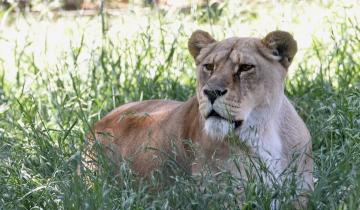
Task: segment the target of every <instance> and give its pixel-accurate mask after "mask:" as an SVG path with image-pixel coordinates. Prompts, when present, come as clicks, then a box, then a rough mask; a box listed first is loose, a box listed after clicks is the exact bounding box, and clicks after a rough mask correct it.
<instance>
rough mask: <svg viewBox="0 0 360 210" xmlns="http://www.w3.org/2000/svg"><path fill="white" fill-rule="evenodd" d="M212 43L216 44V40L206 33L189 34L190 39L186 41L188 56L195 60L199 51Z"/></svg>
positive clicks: (200, 31)
mask: <svg viewBox="0 0 360 210" xmlns="http://www.w3.org/2000/svg"><path fill="white" fill-rule="evenodd" d="M213 42H216V40H215V39H214V38H213V37H212V36H211V35H210V34H209V33H208V32H206V31H202V30H196V31H195V32H193V33H192V34H191V37H190V39H189V41H188V48H189V51H190V54H191V55H192V56H193V57H194V58H195V59H196V57H197V56H198V55H199V53H200V51H201V49H202V48H204V47H206V46H207V45H208V44H211V43H213Z"/></svg>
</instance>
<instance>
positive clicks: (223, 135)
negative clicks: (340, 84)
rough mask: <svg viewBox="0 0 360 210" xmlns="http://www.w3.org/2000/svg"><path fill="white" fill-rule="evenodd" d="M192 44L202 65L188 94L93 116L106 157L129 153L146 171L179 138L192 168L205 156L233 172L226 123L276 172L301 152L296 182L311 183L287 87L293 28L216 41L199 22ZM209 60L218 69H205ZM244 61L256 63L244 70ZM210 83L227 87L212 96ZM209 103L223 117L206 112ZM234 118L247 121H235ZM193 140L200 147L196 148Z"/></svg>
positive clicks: (182, 156) (302, 133)
mask: <svg viewBox="0 0 360 210" xmlns="http://www.w3.org/2000/svg"><path fill="white" fill-rule="evenodd" d="M188 47H189V51H190V53H191V55H192V56H193V57H194V59H195V61H196V65H197V79H198V82H197V91H196V97H192V98H190V99H189V100H188V101H186V102H177V101H169V100H151V101H143V102H134V103H130V104H127V105H123V106H120V107H119V108H117V109H115V110H114V111H112V112H111V113H109V114H108V115H106V116H105V117H104V118H103V119H101V120H100V121H99V122H97V123H96V124H95V126H94V133H95V134H96V140H98V141H99V142H100V143H101V144H103V145H104V146H105V148H106V151H107V154H108V155H109V157H110V158H112V159H113V160H114V161H115V162H118V161H119V160H120V159H123V158H125V159H128V160H130V162H131V167H132V168H133V169H134V171H136V173H138V174H139V175H140V176H147V175H149V174H150V173H151V171H153V170H154V169H158V168H160V167H161V164H162V162H163V161H164V156H163V155H162V154H164V153H169V154H173V153H172V146H173V145H172V144H174V145H175V146H176V147H177V149H178V151H177V153H176V155H174V158H175V159H176V161H177V162H178V163H179V165H181V166H182V167H183V168H184V169H185V170H187V171H189V172H192V173H196V172H198V171H199V170H201V168H202V166H203V165H204V164H205V163H207V164H209V165H214V169H215V168H218V167H220V168H221V167H225V168H226V169H228V170H230V171H232V172H233V171H234V166H231V164H230V165H229V164H228V162H227V160H228V159H229V157H230V150H231V149H232V147H233V145H232V144H230V143H229V141H227V140H226V139H227V138H228V135H227V131H226V130H225V129H228V128H231V129H234V133H235V134H236V136H238V141H239V142H244V143H245V144H247V145H248V146H249V147H250V149H251V152H252V153H254V154H255V155H257V156H259V157H260V158H262V159H263V160H264V161H265V162H266V163H267V164H268V166H269V168H271V169H272V170H273V172H274V173H275V174H279V173H281V171H279V170H283V169H285V168H286V167H287V166H288V165H289V164H290V163H291V162H292V158H293V154H295V153H298V154H299V155H300V162H299V165H298V176H299V180H302V181H299V188H301V189H302V190H303V191H304V192H305V191H306V190H311V189H312V188H313V180H312V167H313V162H312V158H311V140H310V134H309V132H308V130H307V128H306V126H305V124H304V122H303V121H302V120H301V118H300V117H299V116H298V114H297V113H296V111H295V109H294V107H293V106H292V105H291V103H290V102H289V100H288V99H287V98H286V96H285V95H284V79H285V77H286V73H287V68H288V66H289V65H290V63H291V61H292V58H293V57H294V55H295V53H296V50H297V46H296V41H295V40H294V39H293V38H292V36H291V35H290V34H289V33H287V32H282V31H275V32H272V33H270V34H268V35H267V36H266V37H265V38H264V39H257V38H238V37H233V38H229V39H226V40H223V41H220V42H217V41H215V39H213V38H212V37H211V36H210V35H209V34H208V33H207V32H204V31H200V30H198V31H196V32H194V33H193V34H192V36H191V37H190V39H189V43H188ZM207 64H212V65H214V69H213V70H211V71H209V69H206V68H205V66H206V65H207ZM244 64H247V65H253V66H254V68H251V69H250V70H249V71H242V72H241V73H240V74H239V71H240V69H245V67H246V66H245V67H244V66H243V65H244ZM240 66H241V67H240ZM210 67H211V66H209V68H210ZM206 90H207V91H214V90H217V91H218V92H216V94H218V93H222V94H224V95H217V96H216V99H215V101H214V103H213V104H211V102H210V98H209V96H208V95H207V94H206V93H205V92H206ZM211 110H213V111H215V112H217V114H218V115H220V116H221V117H220V118H219V117H216V116H212V117H211V116H210V117H208V115H209V113H211ZM235 121H236V122H237V123H238V124H242V125H241V126H239V127H236V125H237V124H236V123H235ZM254 128H255V130H256V132H254ZM206 129H207V130H206ZM189 140H190V142H191V144H194V145H197V146H198V147H199V148H200V149H199V150H197V151H196V152H194V151H192V150H191V149H190V147H189V145H188V144H187V143H186V142H187V141H189ZM149 148H151V149H149ZM154 148H155V149H154ZM267 150H270V151H269V152H268V151H267ZM160 151H161V152H160ZM238 153H241V151H240V150H239V151H238ZM267 153H269V154H267ZM274 158H278V159H279V160H278V163H277V162H276V163H275V161H274ZM301 205H304V202H301V203H300V206H301Z"/></svg>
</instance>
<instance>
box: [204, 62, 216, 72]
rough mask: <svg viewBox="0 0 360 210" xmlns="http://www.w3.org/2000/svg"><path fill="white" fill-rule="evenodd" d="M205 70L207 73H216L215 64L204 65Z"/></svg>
mask: <svg viewBox="0 0 360 210" xmlns="http://www.w3.org/2000/svg"><path fill="white" fill-rule="evenodd" d="M204 68H205V70H206V71H209V72H212V71H214V64H212V63H207V64H205V65H204Z"/></svg>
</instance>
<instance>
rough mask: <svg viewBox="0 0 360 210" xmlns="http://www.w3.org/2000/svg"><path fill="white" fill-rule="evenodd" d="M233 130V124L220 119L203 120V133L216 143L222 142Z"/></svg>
mask: <svg viewBox="0 0 360 210" xmlns="http://www.w3.org/2000/svg"><path fill="white" fill-rule="evenodd" d="M234 128H235V125H234V123H231V122H229V121H227V120H225V119H222V118H218V117H209V118H207V119H206V120H205V126H204V130H205V133H206V134H207V135H208V136H209V137H210V138H212V139H214V140H217V141H222V140H223V139H224V138H225V137H226V136H227V135H228V134H229V133H230V132H231V131H232V130H234Z"/></svg>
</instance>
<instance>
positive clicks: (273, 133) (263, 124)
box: [239, 95, 286, 177]
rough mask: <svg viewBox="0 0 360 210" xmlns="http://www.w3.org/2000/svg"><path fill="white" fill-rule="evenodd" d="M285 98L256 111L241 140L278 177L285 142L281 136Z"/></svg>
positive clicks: (251, 115) (242, 129)
mask: <svg viewBox="0 0 360 210" xmlns="http://www.w3.org/2000/svg"><path fill="white" fill-rule="evenodd" d="M285 99H286V98H285V96H284V95H283V96H282V97H281V98H280V100H276V101H277V102H278V103H277V104H272V105H271V106H263V107H258V108H257V109H255V110H254V111H253V112H252V113H251V114H250V116H249V118H248V119H247V120H246V121H245V122H244V124H243V125H242V128H241V131H240V134H239V138H240V140H241V141H244V142H246V143H247V144H248V145H249V146H250V147H251V149H252V151H253V152H255V153H256V154H257V155H258V156H259V157H260V158H261V159H262V160H263V161H265V162H266V163H267V165H268V167H269V169H270V170H271V171H272V172H273V174H274V175H275V177H277V176H278V175H279V174H280V173H281V171H282V169H283V164H284V163H282V162H281V161H279V160H282V159H283V158H282V157H283V140H282V139H281V135H280V127H279V125H280V120H281V114H282V113H281V107H282V105H283V103H284V100H285Z"/></svg>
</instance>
